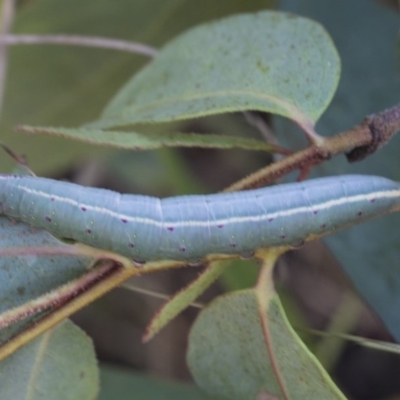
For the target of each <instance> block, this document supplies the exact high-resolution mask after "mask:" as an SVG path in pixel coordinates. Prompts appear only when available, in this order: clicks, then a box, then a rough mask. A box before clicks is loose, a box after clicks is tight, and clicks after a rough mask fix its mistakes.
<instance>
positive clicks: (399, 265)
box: [276, 0, 400, 341]
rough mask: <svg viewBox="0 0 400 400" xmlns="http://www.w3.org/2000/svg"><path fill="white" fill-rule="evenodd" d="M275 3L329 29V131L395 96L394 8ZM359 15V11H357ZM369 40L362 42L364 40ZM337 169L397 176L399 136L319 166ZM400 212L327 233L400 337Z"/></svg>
mask: <svg viewBox="0 0 400 400" xmlns="http://www.w3.org/2000/svg"><path fill="white" fill-rule="evenodd" d="M281 4H282V8H283V9H284V10H288V11H291V12H296V13H297V12H298V13H301V14H303V15H307V16H309V17H310V18H314V19H316V20H318V21H320V22H321V23H322V24H323V25H324V26H325V27H326V28H327V30H328V31H329V33H330V34H331V35H332V37H333V40H334V41H335V44H336V45H337V47H338V50H339V53H340V56H341V58H342V62H343V73H342V78H341V83H340V85H339V88H338V92H337V94H336V96H335V98H334V99H333V102H332V105H331V107H330V108H329V109H328V111H327V112H326V113H325V114H324V116H323V117H322V118H321V121H320V122H319V124H318V131H319V133H323V134H333V133H336V132H339V131H342V130H346V129H349V128H351V127H352V126H354V125H356V124H358V123H359V122H360V121H361V120H362V119H363V118H364V117H365V116H366V115H368V114H371V113H373V112H377V111H380V110H383V109H385V108H387V107H389V106H392V105H394V104H396V103H398V102H399V100H400V81H399V78H398V74H397V72H396V64H395V56H394V43H395V41H396V36H397V33H398V29H399V18H398V14H396V13H395V12H393V11H391V9H390V8H388V7H385V6H384V5H382V4H380V2H377V1H361V0H358V1H352V2H348V1H346V0H329V1H324V2H321V1H318V0H305V1H301V2H299V1H293V0H283V1H282V2H281ZM361 15H362V18H360V16H361ZM366 43H368V46H366V45H365V44H366ZM278 122H279V123H278V124H276V126H277V129H278V131H279V132H280V134H281V136H282V137H283V136H284V137H285V143H284V144H286V145H289V146H291V147H294V146H296V145H299V142H296V141H295V139H296V135H295V134H294V128H293V126H290V125H289V124H287V123H286V121H283V120H279V121H278ZM343 173H362V174H371V175H382V176H385V177H388V178H391V179H393V180H397V181H400V163H399V141H398V138H395V139H394V140H393V141H392V142H391V143H389V145H387V146H385V147H384V148H382V149H381V150H380V151H379V152H378V153H376V154H375V155H373V156H371V157H369V158H367V159H366V160H365V161H363V162H360V163H355V164H347V163H346V161H345V159H344V158H343V157H338V158H337V159H334V160H332V161H331V162H329V163H326V164H324V165H322V166H321V167H320V168H318V171H317V174H318V175H320V176H326V175H335V174H343ZM399 226H400V215H399V214H396V215H391V216H390V217H385V218H381V219H379V220H376V221H371V222H368V223H366V224H363V225H362V226H360V227H354V228H352V229H349V230H346V231H343V232H341V233H338V234H335V235H333V236H330V237H329V238H327V239H326V241H327V243H328V245H329V247H330V248H331V249H332V250H333V252H334V254H335V256H336V257H337V258H338V259H339V260H340V262H341V264H342V266H343V268H344V269H345V271H346V272H347V274H348V275H349V277H350V278H351V280H352V281H353V283H354V285H355V287H356V288H357V290H358V291H359V292H360V293H361V294H362V296H363V297H364V298H365V299H366V300H367V301H368V303H369V304H370V305H371V306H372V307H373V308H374V310H375V311H376V312H377V313H378V314H379V316H380V317H381V318H382V319H383V321H384V322H385V324H386V326H387V327H388V328H389V330H390V332H391V333H392V334H393V335H394V337H395V338H396V340H397V341H400V312H399V310H400V262H399V260H400V235H399Z"/></svg>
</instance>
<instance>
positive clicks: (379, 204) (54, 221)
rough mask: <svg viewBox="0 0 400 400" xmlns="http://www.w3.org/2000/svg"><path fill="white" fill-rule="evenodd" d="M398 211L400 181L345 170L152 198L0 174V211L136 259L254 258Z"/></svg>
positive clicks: (61, 234)
mask: <svg viewBox="0 0 400 400" xmlns="http://www.w3.org/2000/svg"><path fill="white" fill-rule="evenodd" d="M396 209H400V185H399V184H398V183H396V182H393V181H390V180H388V179H385V178H380V177H373V176H362V175H353V176H352V175H347V176H340V177H331V178H322V179H313V180H309V181H305V182H303V183H290V184H283V185H277V186H274V187H269V188H264V189H258V190H250V191H243V192H236V193H226V194H214V195H208V196H182V197H171V198H166V199H162V200H160V199H157V198H152V197H146V196H136V195H127V194H122V195H121V194H119V193H115V192H112V191H109V190H103V189H93V188H87V187H82V186H79V185H76V184H72V183H66V182H58V181H54V180H51V179H44V178H35V177H27V176H14V175H0V214H3V215H7V216H10V217H12V218H14V219H16V220H20V221H23V222H26V223H28V224H30V225H32V226H34V227H36V228H43V229H45V230H47V231H49V232H50V233H52V234H54V235H55V236H57V237H59V238H68V239H73V240H75V241H77V242H81V243H84V244H87V245H90V246H93V247H97V248H101V249H104V250H110V251H113V252H115V253H119V254H121V255H124V256H127V257H129V258H131V259H133V260H136V261H141V262H145V261H152V260H186V261H189V262H195V261H199V260H201V259H203V258H204V257H205V256H207V255H210V254H227V255H231V254H238V255H242V256H251V254H252V253H253V252H254V251H256V250H258V249H260V248H267V247H271V246H281V245H299V244H301V243H303V242H304V241H307V240H309V239H311V238H312V237H313V236H320V235H324V234H327V233H330V232H333V231H336V230H339V229H342V228H344V227H346V226H349V225H353V224H355V223H358V222H361V221H365V220H367V219H370V218H373V217H376V216H378V215H382V214H385V213H388V212H390V211H393V210H396Z"/></svg>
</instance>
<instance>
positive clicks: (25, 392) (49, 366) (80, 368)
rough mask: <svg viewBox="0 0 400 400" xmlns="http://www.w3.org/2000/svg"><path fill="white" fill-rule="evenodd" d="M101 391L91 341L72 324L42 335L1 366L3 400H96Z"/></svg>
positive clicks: (67, 323) (0, 382) (0, 379)
mask: <svg viewBox="0 0 400 400" xmlns="http://www.w3.org/2000/svg"><path fill="white" fill-rule="evenodd" d="M98 390H99V372H98V367H97V361H96V356H95V352H94V348H93V344H92V341H91V340H90V338H89V337H88V336H87V335H86V334H85V333H84V332H83V331H82V330H81V329H79V328H78V327H77V326H75V325H74V324H73V323H72V322H70V321H65V322H63V323H61V324H60V325H58V326H56V327H55V328H53V329H51V330H49V331H47V332H46V333H44V334H42V335H41V336H39V337H38V338H36V339H35V340H33V341H32V342H30V343H29V344H28V345H26V346H24V347H23V348H21V349H20V350H18V351H17V352H15V353H13V354H12V355H11V356H9V357H8V358H6V359H5V360H3V361H2V362H1V364H0V398H1V399H18V400H46V399H57V400H76V399H94V398H95V397H96V394H97V392H98Z"/></svg>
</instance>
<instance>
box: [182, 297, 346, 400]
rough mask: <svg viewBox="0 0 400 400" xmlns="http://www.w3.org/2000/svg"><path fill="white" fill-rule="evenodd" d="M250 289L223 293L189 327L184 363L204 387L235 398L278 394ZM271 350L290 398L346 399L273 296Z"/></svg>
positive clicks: (279, 392) (269, 324)
mask: <svg viewBox="0 0 400 400" xmlns="http://www.w3.org/2000/svg"><path fill="white" fill-rule="evenodd" d="M258 311H259V307H258V302H257V294H256V292H255V291H254V290H246V291H241V292H235V293H232V294H228V295H225V296H221V297H219V298H218V299H216V300H215V301H213V302H212V303H211V304H210V305H209V306H208V307H206V308H205V309H204V310H203V311H202V312H201V314H200V315H199V317H198V318H197V320H196V322H195V324H194V325H193V327H192V330H191V333H190V337H189V350H188V364H189V367H190V370H191V372H192V374H193V376H194V379H195V381H196V382H197V384H198V385H199V386H200V387H202V388H203V389H204V390H206V391H208V392H210V393H213V394H217V395H221V396H225V397H227V398H230V399H234V400H236V399H237V400H248V399H264V398H265V399H269V398H271V399H279V398H282V392H281V389H280V386H279V384H278V380H277V375H276V370H274V368H273V367H272V365H271V361H270V358H269V352H268V350H267V347H266V342H265V337H264V334H263V330H262V328H261V323H260V318H259V314H258ZM267 318H268V329H269V331H270V336H271V343H270V345H271V349H270V350H271V351H273V353H274V356H275V359H276V364H277V365H276V368H277V369H278V371H279V374H280V375H281V377H282V380H283V384H284V385H285V388H286V391H287V393H288V394H289V399H305V400H309V399H324V400H328V399H345V397H344V396H343V394H342V393H341V392H340V391H339V389H338V388H337V387H336V386H335V384H334V383H333V382H332V380H331V379H330V377H329V376H328V374H327V373H326V372H325V370H324V369H323V368H322V367H321V365H320V364H319V362H318V361H317V359H316V358H315V357H314V356H313V355H312V354H311V353H310V351H309V350H308V349H307V348H306V346H305V345H304V344H303V342H301V340H300V339H299V337H298V336H297V335H296V333H295V332H294V331H293V329H292V328H291V326H290V325H289V323H288V321H287V319H286V316H285V314H284V311H283V309H282V306H281V304H280V302H279V299H278V297H277V296H274V297H272V298H271V301H270V303H269V306H268V314H267Z"/></svg>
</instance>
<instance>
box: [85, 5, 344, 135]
mask: <svg viewBox="0 0 400 400" xmlns="http://www.w3.org/2000/svg"><path fill="white" fill-rule="evenodd" d="M339 71H340V61H339V57H338V55H337V52H336V49H335V47H334V45H333V43H332V41H331V40H330V38H329V36H328V35H327V33H326V32H325V30H324V29H323V28H322V26H321V25H319V24H317V23H315V22H313V21H311V20H308V19H305V18H302V17H298V16H294V15H291V14H285V13H276V12H260V13H257V14H242V15H238V16H234V17H229V18H226V19H224V20H221V21H216V22H212V23H208V24H205V25H201V26H198V27H196V28H194V29H191V30H190V31H188V32H186V33H184V34H182V35H181V36H179V37H178V38H176V39H175V40H173V41H172V42H170V43H169V44H168V45H166V46H165V47H164V48H163V49H162V50H161V51H160V53H159V54H158V55H157V56H156V57H155V59H154V60H153V62H151V63H150V64H148V65H147V67H146V68H144V69H143V70H142V71H141V72H139V73H138V74H136V75H135V76H134V77H133V78H132V80H131V81H130V82H129V83H128V84H127V85H125V86H124V87H123V89H122V90H121V91H120V92H119V93H118V95H117V96H116V97H115V98H114V100H113V101H112V102H111V103H110V104H109V106H108V107H107V109H106V110H105V112H104V114H103V116H102V118H101V120H99V121H97V122H95V123H94V125H93V126H96V127H100V128H109V127H113V126H121V125H127V124H135V123H150V122H162V121H171V120H177V119H187V118H194V117H199V116H204V115H210V114H217V113H224V112H232V111H241V110H249V109H250V110H261V111H269V112H272V113H276V114H280V115H283V116H285V117H288V118H291V119H293V120H295V121H296V122H297V123H298V124H300V125H301V126H303V127H305V128H306V129H312V126H313V124H314V122H315V121H316V120H317V119H318V118H319V117H320V115H321V114H322V113H323V111H324V110H325V108H326V107H327V106H328V104H329V102H330V100H331V98H332V96H333V94H334V92H335V90H336V86H337V83H338V78H339Z"/></svg>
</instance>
